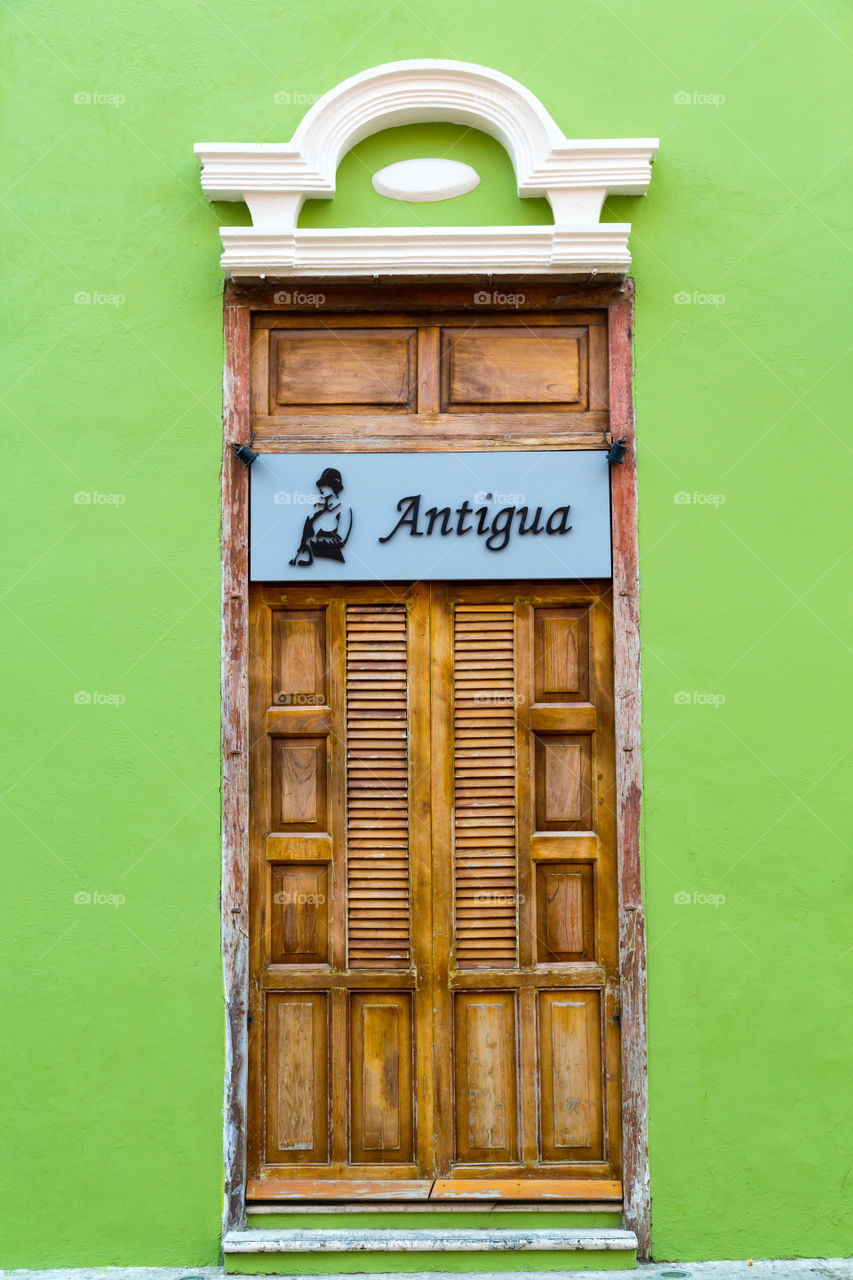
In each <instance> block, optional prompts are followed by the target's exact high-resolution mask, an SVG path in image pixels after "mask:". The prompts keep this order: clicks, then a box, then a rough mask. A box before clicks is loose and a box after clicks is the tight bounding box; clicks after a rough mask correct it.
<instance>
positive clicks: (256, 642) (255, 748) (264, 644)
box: [247, 594, 271, 1152]
mask: <svg viewBox="0 0 853 1280" xmlns="http://www.w3.org/2000/svg"><path fill="white" fill-rule="evenodd" d="M270 650H271V618H270V614H269V611H268V610H267V609H265V608H264V607H263V605H262V603H261V602H260V600H259V599H258V596H257V594H256V595H255V596H254V598H252V597H251V596H250V601H249V636H248V661H249V773H250V777H251V780H252V782H251V792H252V796H253V799H254V803H252V804H250V805H249V838H248V846H249V858H248V860H249V882H250V884H251V883H253V882H254V883H257V881H258V879H259V878H260V875H259V872H260V873H261V874H263V875H264V876H265V875H266V866H265V865H263V867H261V863H262V862H265V860H264V859H263V855H262V854H261V852H260V851H261V850H262V849H263V848H264V841H265V838H266V829H267V827H266V824H267V804H266V797H267V795H268V787H267V782H268V772H269V761H268V750H269V746H268V740H267V735H266V733H264V732H262V731H261V730H260V729H259V727H258V726H260V725H263V722H264V720H263V717H264V711H265V706H266V688H267V683H268V680H269V671H268V667H267V664H266V661H265V656H266V655H267V654H268V653H269V652H270ZM259 796H263V797H264V798H265V803H264V804H263V805H261V804H259V803H258V802H257V797H259ZM248 898H249V973H250V975H254V974H256V973H257V972H259V971H260V970H261V969H262V964H261V963H260V961H261V957H260V955H259V954H258V953H259V952H260V951H265V950H266V948H267V946H268V934H267V920H266V910H265V902H266V895H265V894H264V895H261V894H253V893H252V892H251V891H250V892H249V894H248ZM248 994H249V998H248V1002H247V1008H248V1020H249V1037H248V1040H249V1052H248V1091H249V1096H248V1099H247V1103H248V1105H247V1116H248V1149H249V1151H250V1152H251V1151H255V1152H257V1151H260V1150H261V1148H262V1144H263V1126H262V1117H263V1116H264V1115H265V1114H266V1089H267V1080H266V1075H267V1073H266V1071H265V1070H264V1068H263V1061H262V1059H263V1042H264V1013H265V1010H264V1000H265V997H264V992H263V988H262V986H261V983H260V982H259V981H258V980H257V978H256V977H251V978H250V982H249V993H248Z"/></svg>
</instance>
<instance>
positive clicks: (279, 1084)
mask: <svg viewBox="0 0 853 1280" xmlns="http://www.w3.org/2000/svg"><path fill="white" fill-rule="evenodd" d="M265 1022H266V1079H265V1084H266V1089H265V1093H266V1107H265V1113H266V1151H265V1156H266V1160H267V1162H268V1163H270V1164H277V1163H284V1162H286V1163H293V1164H299V1163H306V1164H307V1163H310V1164H316V1163H322V1162H324V1161H326V1160H328V1153H329V1069H328V1001H327V997H326V994H325V993H324V992H322V993H321V992H318V993H316V994H312V993H293V992H291V993H287V994H272V995H270V996H268V998H267V1008H266V1019H265Z"/></svg>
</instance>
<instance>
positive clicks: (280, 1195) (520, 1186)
mask: <svg viewBox="0 0 853 1280" xmlns="http://www.w3.org/2000/svg"><path fill="white" fill-rule="evenodd" d="M246 1199H247V1200H248V1201H250V1202H255V1201H260V1200H305V1201H312V1200H477V1201H482V1200H488V1201H492V1200H548V1201H561V1200H593V1201H602V1200H607V1201H610V1200H619V1201H621V1199H622V1183H621V1182H614V1181H609V1180H606V1179H603V1178H438V1179H436V1181H434V1182H433V1181H430V1180H426V1181H423V1180H413V1179H405V1178H385V1179H375V1178H373V1179H370V1180H367V1179H365V1180H364V1181H360V1180H358V1179H355V1178H283V1179H272V1178H256V1179H252V1180H251V1181H250V1182H249V1183H248V1184H247V1187H246Z"/></svg>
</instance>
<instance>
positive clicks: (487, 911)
mask: <svg viewBox="0 0 853 1280" xmlns="http://www.w3.org/2000/svg"><path fill="white" fill-rule="evenodd" d="M453 728H454V822H453V836H454V879H455V886H454V887H455V939H456V961H457V964H458V965H459V967H460V968H461V969H465V968H485V967H489V968H491V967H500V968H505V967H507V966H511V965H514V964H515V958H516V851H515V844H516V833H515V631H514V625H513V608H512V605H494V606H485V607H484V606H466V605H461V604H460V605H457V606H456V609H455V611H454V627H453Z"/></svg>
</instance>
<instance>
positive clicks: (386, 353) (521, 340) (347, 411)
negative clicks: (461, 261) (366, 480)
mask: <svg viewBox="0 0 853 1280" xmlns="http://www.w3.org/2000/svg"><path fill="white" fill-rule="evenodd" d="M354 418H355V419H357V421H354ZM607 422H608V364H607V331H606V323H605V315H604V312H596V311H589V312H578V313H574V314H573V315H572V317H571V322H570V323H566V322H565V319H564V320H563V322H562V323H558V322H557V320H556V318H555V317H553V316H548V315H538V314H537V315H525V317H524V322H523V323H521V322H520V320H519V318H518V316H515V315H513V314H512V313H511V312H510V313H509V314H494V313H488V314H483V313H482V312H479V311H478V312H474V313H473V314H464V315H459V316H452V315H448V316H447V317H445V318H442V320H441V322H440V323H439V322H437V321H436V320H435V319H431V318H430V317H429V316H425V315H424V314H422V313H421V314H415V315H413V314H405V313H402V314H398V315H393V314H376V315H373V316H371V317H370V319H369V320H366V319H365V318H363V317H360V316H349V315H334V314H325V313H324V312H318V314H300V315H294V314H283V313H271V312H270V313H266V312H261V313H257V314H256V315H255V316H254V318H253V333H252V371H251V427H252V431H253V432H254V435H255V440H256V442H257V444H258V445H260V447H261V448H262V449H264V450H266V451H275V450H277V449H286V448H288V447H293V446H294V444H297V443H298V442H304V443H305V445H306V447H307V444H308V442H309V441H310V442H311V443H312V447H315V446H316V444H317V441H318V433H319V435H320V436H321V437H322V439H323V440H324V441H325V442H326V443H327V445H328V447H329V449H330V450H331V449H334V448H335V446H336V445H344V446H345V445H347V444H348V443H349V442H350V441H352V442H353V443H355V442H356V441H357V447H358V448H360V449H371V448H376V449H378V448H387V447H389V443H393V445H394V447H395V448H419V449H428V448H446V447H447V446H448V442H449V441H450V440H452V441H453V442H454V444H455V445H456V447H461V445H462V444H463V443H464V442H466V441H471V442H472V443H473V444H477V442H482V441H484V440H487V439H489V437H490V436H496V435H497V436H505V435H506V434H507V432H511V433H512V434H514V435H515V436H517V437H518V439H519V442H520V443H523V442H524V441H525V440H526V439H529V440H530V442H531V447H532V446H533V444H534V443H535V442H537V441H544V442H545V443H548V444H550V445H551V446H552V447H554V448H566V447H573V446H593V447H600V446H601V444H602V439H603V432H604V428H605V427H606V426H607Z"/></svg>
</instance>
